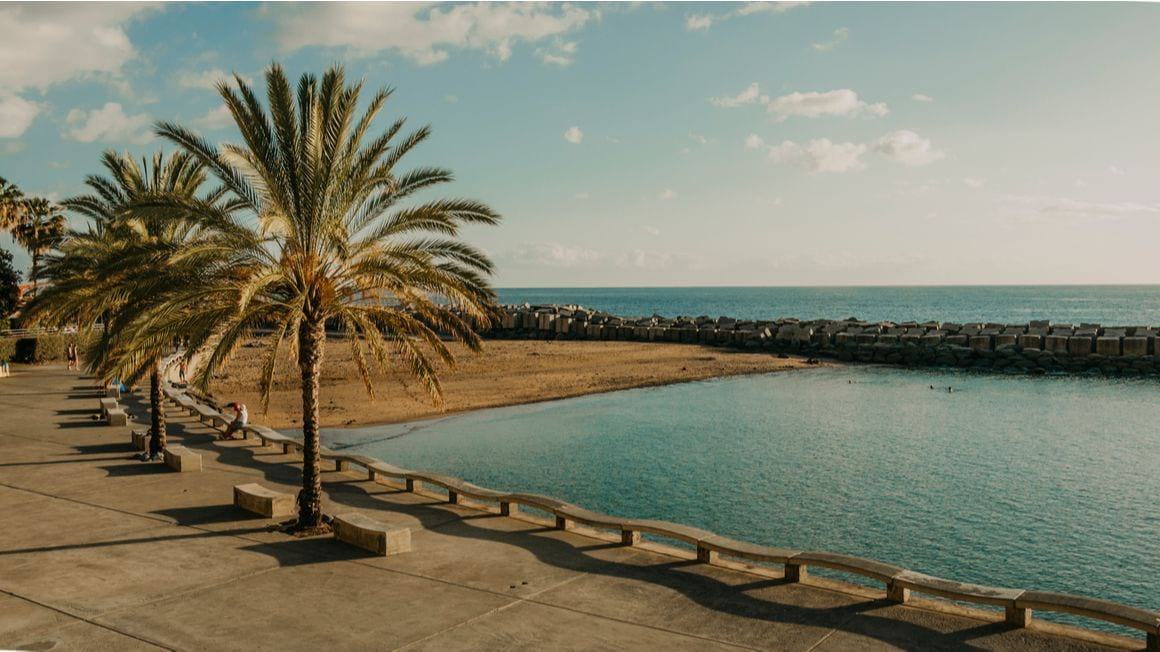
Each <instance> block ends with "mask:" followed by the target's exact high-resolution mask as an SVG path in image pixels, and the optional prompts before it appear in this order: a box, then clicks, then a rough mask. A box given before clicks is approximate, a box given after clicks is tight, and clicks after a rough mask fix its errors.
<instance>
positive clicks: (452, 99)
mask: <svg viewBox="0 0 1160 652" xmlns="http://www.w3.org/2000/svg"><path fill="white" fill-rule="evenodd" d="M443 101H444V102H447V103H448V104H457V103H459V96H457V95H444V96H443Z"/></svg>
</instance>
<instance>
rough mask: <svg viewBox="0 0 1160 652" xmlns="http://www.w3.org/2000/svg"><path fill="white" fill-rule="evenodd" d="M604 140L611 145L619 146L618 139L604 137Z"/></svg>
mask: <svg viewBox="0 0 1160 652" xmlns="http://www.w3.org/2000/svg"><path fill="white" fill-rule="evenodd" d="M604 140H607V141H608V142H610V143H612V144H613V145H619V144H620V139H619V138H613V137H612V136H605V137H604Z"/></svg>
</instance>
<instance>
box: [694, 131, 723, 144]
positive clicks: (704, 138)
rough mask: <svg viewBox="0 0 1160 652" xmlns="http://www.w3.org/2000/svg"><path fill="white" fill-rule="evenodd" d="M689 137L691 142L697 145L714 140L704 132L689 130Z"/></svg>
mask: <svg viewBox="0 0 1160 652" xmlns="http://www.w3.org/2000/svg"><path fill="white" fill-rule="evenodd" d="M689 138H691V139H692V140H693V142H695V143H697V144H698V145H708V144H709V143H713V142H716V141H715V140H713V139H712V138H709V137H708V136H706V135H704V134H699V133H696V132H693V131H690V132H689Z"/></svg>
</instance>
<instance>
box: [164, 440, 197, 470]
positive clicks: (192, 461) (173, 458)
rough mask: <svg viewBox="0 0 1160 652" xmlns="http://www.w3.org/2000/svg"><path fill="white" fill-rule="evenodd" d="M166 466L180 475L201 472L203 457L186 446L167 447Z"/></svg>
mask: <svg viewBox="0 0 1160 652" xmlns="http://www.w3.org/2000/svg"><path fill="white" fill-rule="evenodd" d="M165 466H168V467H169V468H171V469H173V470H174V471H177V472H178V473H189V472H191V471H200V470H201V455H199V454H198V453H195V452H193V451H191V450H189V449H188V448H186V447H185V446H166V447H165Z"/></svg>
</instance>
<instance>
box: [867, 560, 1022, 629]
mask: <svg viewBox="0 0 1160 652" xmlns="http://www.w3.org/2000/svg"><path fill="white" fill-rule="evenodd" d="M911 590H914V591H918V592H919V593H927V594H930V595H937V596H941V597H944V598H949V599H951V600H960V601H963V602H974V603H977V604H989V605H995V606H998V607H1003V609H1004V610H1005V616H1004V618H1005V620H1006V621H1007V622H1009V623H1011V624H1013V625H1018V626H1019V627H1026V626H1027V623H1028V619H1029V618H1030V612H1029V611H1027V610H1026V609H1020V608H1018V607H1017V606H1016V603H1015V602H1016V600H1017V599H1018V598H1019V596H1021V595H1023V593H1024V591H1023V589H1006V588H998V587H993V586H982V585H980V584H968V583H966V582H956V581H954V580H947V579H943V578H941V577H934V576H932V575H925V574H923V573H916V572H914V571H903V572H901V573H899V574H898V575H895V576H894V578H893V579H892V580H891V581H890V586H889V587H888V588H887V593H888V594H889V596H890V598H891V599H892V600H893V601H895V602H900V603H905V602H907V601H908V600H909V599H910V592H911Z"/></svg>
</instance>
